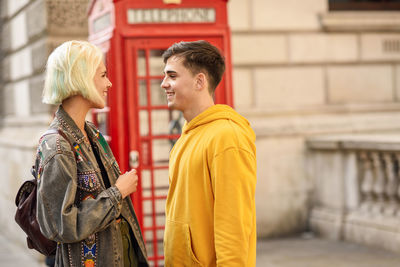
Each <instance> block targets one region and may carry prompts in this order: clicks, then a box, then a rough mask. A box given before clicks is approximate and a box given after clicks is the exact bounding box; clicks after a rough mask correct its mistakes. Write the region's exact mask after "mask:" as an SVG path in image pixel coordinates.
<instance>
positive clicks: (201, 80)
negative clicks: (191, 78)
mask: <svg viewBox="0 0 400 267" xmlns="http://www.w3.org/2000/svg"><path fill="white" fill-rule="evenodd" d="M206 88H207V77H206V75H205V74H204V73H202V72H200V73H198V74H197V75H196V89H197V90H203V89H206Z"/></svg>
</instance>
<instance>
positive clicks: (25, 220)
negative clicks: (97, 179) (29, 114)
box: [15, 129, 76, 256]
mask: <svg viewBox="0 0 400 267" xmlns="http://www.w3.org/2000/svg"><path fill="white" fill-rule="evenodd" d="M56 133H58V134H60V135H61V136H62V137H64V138H65V140H67V141H68V138H67V137H66V136H65V133H64V132H63V131H61V130H60V129H49V130H47V131H46V133H45V134H44V135H43V136H45V135H48V134H56ZM68 143H69V141H68ZM69 144H70V146H71V149H72V152H74V151H75V150H74V148H73V146H72V144H71V143H69ZM74 155H75V157H76V154H75V153H74ZM31 173H32V175H33V177H35V178H34V179H32V180H28V181H25V182H24V183H23V184H22V185H21V187H20V188H19V190H18V193H17V196H16V197H15V205H16V206H17V211H16V213H15V221H16V222H17V224H18V225H19V226H20V227H21V228H22V230H24V232H25V233H26V235H27V237H26V242H27V245H28V248H30V249H35V250H37V251H39V252H40V253H42V254H44V255H46V256H50V255H55V254H56V248H57V243H56V242H54V241H52V240H50V239H48V238H46V237H45V236H44V235H43V234H42V233H41V231H40V227H39V224H38V222H37V219H36V192H37V170H36V169H35V166H33V167H32V169H31Z"/></svg>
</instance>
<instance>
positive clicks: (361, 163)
mask: <svg viewBox="0 0 400 267" xmlns="http://www.w3.org/2000/svg"><path fill="white" fill-rule="evenodd" d="M0 12H1V15H0V31H1V43H0V48H1V49H0V114H1V118H0V159H1V160H0V170H1V173H2V177H3V178H2V185H1V186H0V214H1V215H0V233H1V235H2V236H4V237H5V238H6V239H7V240H8V242H11V243H13V244H15V245H16V246H19V247H25V236H24V234H23V232H22V231H20V229H19V228H18V226H17V225H16V224H15V223H14V220H13V217H14V212H15V204H14V198H15V194H16V192H17V190H18V188H19V186H20V185H21V183H22V181H24V180H26V179H30V178H31V175H30V167H31V165H32V163H33V158H34V155H35V151H36V146H37V142H38V139H39V137H40V136H41V134H42V133H43V132H44V131H45V130H46V129H47V126H48V125H49V123H50V121H51V120H52V117H53V112H54V109H55V107H52V106H48V105H45V104H42V103H41V95H42V88H43V81H44V69H45V64H46V60H47V57H48V55H49V53H51V51H52V50H53V49H54V48H55V47H56V46H58V45H59V44H61V43H62V42H64V41H67V40H71V39H80V40H89V41H91V42H93V43H95V44H97V45H98V46H100V47H101V48H102V49H103V51H104V55H105V59H106V63H107V67H108V69H109V72H110V78H111V81H112V82H113V88H112V89H111V91H110V96H109V99H108V106H107V107H106V108H105V109H104V110H95V111H93V114H92V116H91V117H90V118H88V119H90V120H92V121H94V122H95V123H96V124H97V125H98V126H99V128H100V129H101V130H102V132H103V133H104V134H105V135H106V136H107V140H108V141H109V142H110V144H111V146H112V149H113V151H114V152H115V154H116V157H117V160H118V162H119V164H120V165H121V169H122V170H126V169H128V168H130V167H135V168H138V170H139V171H140V179H141V188H140V192H139V193H137V194H136V195H134V196H132V200H133V201H134V205H135V208H136V210H137V212H138V215H139V217H140V218H141V219H140V220H141V226H142V230H143V231H144V235H145V238H146V244H147V247H148V250H149V256H150V257H151V259H152V262H153V264H154V266H162V265H163V263H162V234H163V224H164V214H163V209H164V203H165V195H166V192H167V189H168V179H167V166H168V152H169V149H170V147H171V146H172V145H173V143H174V140H176V138H177V137H178V136H179V128H180V126H181V125H182V123H183V121H182V117H181V116H180V115H179V114H178V113H174V112H171V111H169V110H168V109H167V107H166V104H165V100H164V96H163V92H162V90H161V89H160V87H159V84H160V81H161V79H162V77H163V74H162V69H163V62H162V60H161V54H162V51H163V50H165V49H166V48H167V47H169V46H170V45H172V44H173V43H174V42H179V41H181V40H197V39H206V40H209V41H210V42H212V43H213V44H215V45H216V46H217V47H219V48H220V49H221V51H223V53H224V55H225V57H226V58H227V64H228V66H227V73H226V74H225V77H224V80H223V82H222V84H221V85H220V86H219V88H218V89H217V95H216V101H217V102H218V103H226V104H229V105H232V106H234V107H235V109H236V110H237V111H238V112H239V113H241V114H242V115H243V116H245V117H246V118H247V119H248V120H249V121H250V123H251V125H252V127H253V129H254V130H255V133H256V136H257V141H256V146H257V162H258V181H257V191H256V206H257V207H256V208H257V232H258V237H259V240H264V239H272V238H282V237H287V236H293V235H297V234H299V233H304V232H306V233H311V234H312V235H315V236H318V237H319V238H322V239H326V240H335V241H346V242H350V243H355V244H360V245H362V246H366V247H380V248H383V249H384V250H386V251H390V252H394V253H397V254H399V253H400V223H399V221H400V201H399V200H400V186H399V184H400V164H399V162H400V1H395V0H392V1H390V0H386V1H385V0H381V1H378V0H375V1H373V0H371V1H362V0H361V1H357V0H347V1H346V0H336V1H335V0H329V1H328V0H301V1H296V0H279V1H273V0H229V1H228V0H209V1H206V0H204V1H193V0H147V1H144V0H136V1H135V0H130V1H128V0H114V1H112V0H98V1H88V0H1V5H0ZM34 257H36V258H40V257H39V256H35V255H34ZM260 266H262V265H260ZM278 266H279V265H278ZM293 266H295V265H293ZM310 266H311V265H310ZM320 266H323V265H320ZM393 266H394V265H393Z"/></svg>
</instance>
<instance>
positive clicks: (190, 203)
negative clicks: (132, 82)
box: [161, 41, 256, 267]
mask: <svg viewBox="0 0 400 267" xmlns="http://www.w3.org/2000/svg"><path fill="white" fill-rule="evenodd" d="M163 59H164V63H165V68H164V73H165V77H164V80H163V82H162V84H161V87H162V88H163V89H164V90H165V93H166V95H167V101H168V106H169V107H170V108H171V109H176V110H180V111H182V113H183V116H184V118H185V119H186V123H185V125H184V127H183V130H182V136H181V137H180V138H179V140H178V141H177V143H176V144H175V146H174V147H173V149H172V150H171V154H170V163H169V164H170V166H169V167H170V168H169V183H170V188H169V192H168V197H167V203H166V226H165V235H164V251H165V266H167V267H168V266H230V267H231V266H255V261H256V211H255V199H254V195H255V186H256V148H255V144H254V141H255V134H254V132H253V130H252V129H251V128H250V125H249V122H248V121H247V120H246V119H245V118H243V117H242V116H240V115H239V114H238V113H237V112H235V111H234V110H233V109H232V108H230V107H229V106H225V105H215V104H214V100H213V94H214V91H215V88H216V87H217V85H218V83H219V82H220V81H221V78H222V75H223V73H224V70H225V62H224V59H223V57H222V56H221V54H220V52H219V51H218V49H217V48H216V47H214V46H212V45H211V44H209V43H208V42H205V41H196V42H180V43H176V44H174V45H172V46H171V47H170V48H169V49H168V50H167V51H165V53H164V54H163Z"/></svg>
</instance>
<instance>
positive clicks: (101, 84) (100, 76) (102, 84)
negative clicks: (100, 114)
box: [93, 61, 112, 108]
mask: <svg viewBox="0 0 400 267" xmlns="http://www.w3.org/2000/svg"><path fill="white" fill-rule="evenodd" d="M93 81H94V85H95V86H96V89H97V92H99V95H100V96H102V97H103V99H104V102H103V104H101V105H100V103H97V104H96V106H95V108H104V105H105V101H106V98H107V92H108V89H110V88H111V86H112V83H111V82H110V80H109V79H108V77H107V69H106V66H104V63H103V61H101V62H100V65H99V67H98V68H97V70H96V74H95V75H94V78H93Z"/></svg>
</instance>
